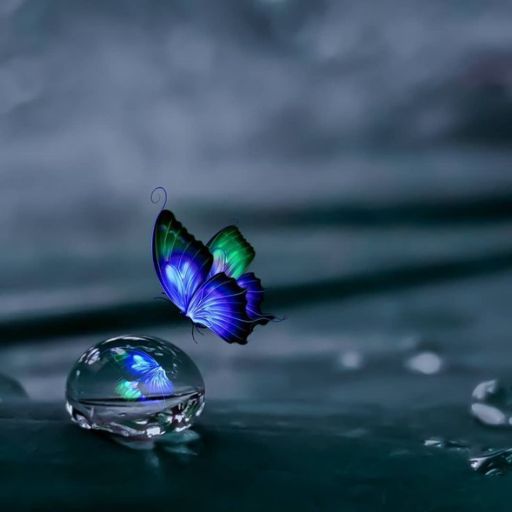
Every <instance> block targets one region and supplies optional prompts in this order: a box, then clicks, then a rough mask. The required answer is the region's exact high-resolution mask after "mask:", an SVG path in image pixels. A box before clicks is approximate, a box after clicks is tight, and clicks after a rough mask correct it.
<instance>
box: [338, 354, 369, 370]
mask: <svg viewBox="0 0 512 512" xmlns="http://www.w3.org/2000/svg"><path fill="white" fill-rule="evenodd" d="M337 363H338V368H339V369H340V370H345V371H355V370H360V369H361V368H362V367H363V364H364V359H363V355H362V354H361V352H358V351H357V350H347V351H345V352H342V353H341V354H340V355H339V356H338V361H337Z"/></svg>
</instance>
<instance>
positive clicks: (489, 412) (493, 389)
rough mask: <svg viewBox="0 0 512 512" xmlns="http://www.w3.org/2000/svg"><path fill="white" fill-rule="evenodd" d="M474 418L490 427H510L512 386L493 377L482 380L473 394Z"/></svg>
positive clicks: (511, 420)
mask: <svg viewBox="0 0 512 512" xmlns="http://www.w3.org/2000/svg"><path fill="white" fill-rule="evenodd" d="M471 398H472V403H471V407H470V412H471V415H472V416H473V418H475V419H476V420H478V421H479V422H480V423H482V424H483V425H486V426H489V427H510V426H511V423H512V388H511V387H510V386H505V385H503V384H502V383H501V382H500V381H499V380H497V379H493V380H488V381H484V382H480V384H478V385H477V386H476V388H475V389H474V390H473V393H472V395H471Z"/></svg>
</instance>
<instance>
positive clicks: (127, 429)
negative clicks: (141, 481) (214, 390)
mask: <svg viewBox="0 0 512 512" xmlns="http://www.w3.org/2000/svg"><path fill="white" fill-rule="evenodd" d="M66 398H67V403H66V409H67V411H68V413H69V414H70V416H71V419H72V421H73V422H74V423H76V424H77V425H79V426H80V427H82V428H85V429H96V430H103V431H107V432H110V433H112V434H119V435H122V436H124V437H130V438H151V437H155V436H160V435H162V434H165V433H166V432H172V431H181V430H185V429H186V428H188V427H190V425H191V424H192V423H193V421H194V420H195V418H196V417H198V416H199V415H200V414H201V412H202V410H203V406H204V383H203V378H202V376H201V374H200V372H199V370H198V368H197V366H196V365H195V364H194V362H193V361H192V359H190V357H189V356H187V354H185V352H183V351H182V350H180V349H179V348H177V347H175V346H174V345H172V344H171V343H167V342H165V341H163V340H161V339H159V338H152V337H136V336H120V337H117V338H112V339H109V340H106V341H102V342H101V343H98V344H97V345H95V346H94V347H91V348H90V349H88V350H87V351H86V352H84V354H82V356H81V357H80V358H79V360H78V361H77V362H76V364H75V366H74V367H73V369H72V370H71V372H70V374H69V377H68V381H67V389H66Z"/></svg>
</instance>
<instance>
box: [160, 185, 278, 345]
mask: <svg viewBox="0 0 512 512" xmlns="http://www.w3.org/2000/svg"><path fill="white" fill-rule="evenodd" d="M155 190H156V189H155ZM164 206H165V205H164ZM255 254H256V253H255V251H254V249H253V248H252V246H251V245H250V244H249V243H248V242H247V240H246V239H245V238H244V237H243V235H242V233H240V231H239V230H238V228H237V227H236V226H228V227H226V228H224V229H222V230H220V231H219V232H218V233H217V234H216V235H215V236H213V238H212V239H211V240H210V241H209V242H208V243H207V244H206V245H204V244H203V243H201V242H200V241H198V240H196V239H195V238H194V237H193V236H192V235H191V234H190V233H189V232H188V231H187V230H186V229H185V228H184V227H183V225H182V224H181V223H180V222H179V221H178V220H177V219H176V217H175V216H174V214H173V213H172V212H170V211H169V210H165V209H162V211H161V212H160V214H159V215H158V218H157V219H156V222H155V227H154V231H153V262H154V264H155V270H156V273H157V275H158V278H159V280H160V283H161V284H162V287H163V289H164V291H165V293H166V295H167V296H168V297H169V299H170V301H171V302H172V303H173V304H174V305H176V307H177V308H178V309H179V310H180V311H181V312H182V314H184V315H185V316H186V317H188V318H190V320H192V322H193V324H194V325H196V326H198V327H207V328H208V329H210V330H211V331H213V332H214V333H215V334H216V335H217V336H219V337H220V338H222V339H223V340H224V341H227V342H228V343H239V344H242V345H243V344H245V343H247V337H248V336H249V334H250V333H251V332H252V330H253V329H254V327H255V326H256V325H265V324H266V323H268V322H269V321H270V320H273V319H274V316H272V315H267V314H263V313H262V311H261V303H262V301H263V287H262V285H261V281H260V280H259V279H258V278H257V277H256V276H255V275H254V273H252V272H246V270H247V268H248V266H249V264H250V263H251V261H252V260H253V259H254V256H255Z"/></svg>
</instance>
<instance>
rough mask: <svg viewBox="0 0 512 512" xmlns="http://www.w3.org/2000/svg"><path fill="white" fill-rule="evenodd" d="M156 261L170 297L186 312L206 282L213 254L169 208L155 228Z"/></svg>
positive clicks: (160, 216)
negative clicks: (195, 294) (198, 290)
mask: <svg viewBox="0 0 512 512" xmlns="http://www.w3.org/2000/svg"><path fill="white" fill-rule="evenodd" d="M153 262H154V264H155V270H156V273H157V275H158V278H159V279H160V282H161V284H162V286H163V288H164V290H165V292H166V293H167V295H168V296H169V299H170V300H171V301H172V302H173V303H174V304H175V305H176V306H177V307H178V308H179V309H180V310H181V311H183V312H185V311H186V310H187V308H188V305H189V302H190V300H191V299H192V296H193V295H194V293H195V292H196V290H197V289H198V288H199V287H200V286H201V284H203V283H204V282H205V280H206V278H207V276H208V273H209V271H210V269H211V266H212V262H213V258H212V255H211V254H210V252H209V251H208V249H207V248H206V247H205V246H204V245H203V244H202V243H201V242H199V241H198V240H196V239H195V238H194V237H193V236H192V235H191V234H190V233H189V232H188V231H187V230H186V229H185V228H184V227H183V225H182V224H181V223H180V222H179V221H177V220H176V218H175V217H174V215H173V214H172V213H171V212H170V211H169V210H162V211H161V212H160V214H159V215H158V218H157V220H156V223H155V229H154V232H153Z"/></svg>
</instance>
